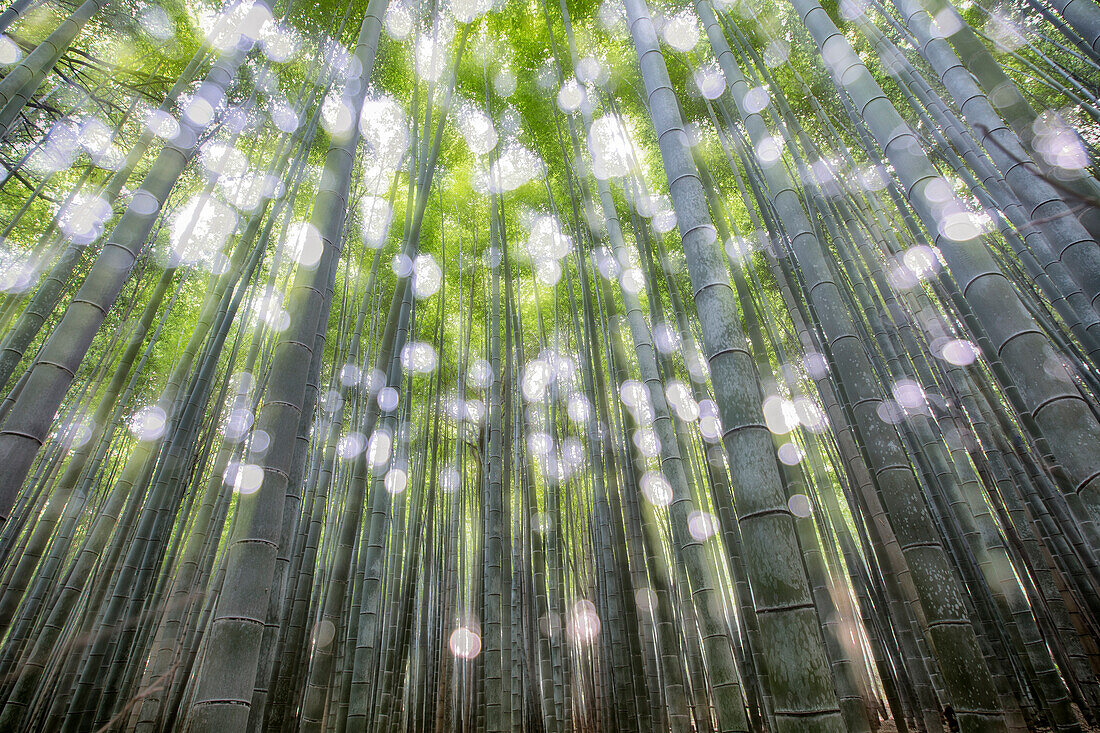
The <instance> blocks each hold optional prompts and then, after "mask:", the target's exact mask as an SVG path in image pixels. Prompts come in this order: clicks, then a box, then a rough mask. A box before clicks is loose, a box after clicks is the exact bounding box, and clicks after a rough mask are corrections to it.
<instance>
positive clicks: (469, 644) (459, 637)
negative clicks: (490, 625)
mask: <svg viewBox="0 0 1100 733" xmlns="http://www.w3.org/2000/svg"><path fill="white" fill-rule="evenodd" d="M447 646H448V647H449V648H450V650H451V654H453V655H455V656H456V657H458V658H459V659H474V658H475V657H477V655H478V654H480V653H481V635H480V634H478V633H477V632H476V631H474V630H473V629H470V628H467V627H465V626H459V627H458V628H457V629H455V630H454V631H452V632H451V638H450V640H449V641H448V642H447Z"/></svg>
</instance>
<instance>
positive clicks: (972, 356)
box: [940, 339, 978, 366]
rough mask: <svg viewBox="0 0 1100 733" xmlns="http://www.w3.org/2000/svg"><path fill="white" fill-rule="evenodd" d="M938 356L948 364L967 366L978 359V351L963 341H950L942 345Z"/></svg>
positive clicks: (969, 343)
mask: <svg viewBox="0 0 1100 733" xmlns="http://www.w3.org/2000/svg"><path fill="white" fill-rule="evenodd" d="M940 356H942V357H943V360H944V361H946V362H947V363H948V364H954V365H955V366H969V365H971V364H973V363H974V361H975V360H976V359H977V358H978V350H977V348H976V347H975V346H974V344H972V343H971V342H969V341H967V340H965V339H952V340H950V341H948V342H947V343H945V344H944V345H943V347H942V348H941V350H940Z"/></svg>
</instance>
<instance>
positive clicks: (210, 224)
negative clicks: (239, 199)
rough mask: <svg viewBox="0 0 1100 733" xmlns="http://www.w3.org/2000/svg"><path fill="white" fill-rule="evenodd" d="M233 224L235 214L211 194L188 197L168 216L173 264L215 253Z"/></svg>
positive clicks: (196, 259) (199, 258)
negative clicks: (174, 212)
mask: <svg viewBox="0 0 1100 733" xmlns="http://www.w3.org/2000/svg"><path fill="white" fill-rule="evenodd" d="M236 226H237V214H236V213H235V212H234V211H233V210H232V209H230V208H229V207H228V206H226V205H225V204H223V203H222V202H221V201H218V200H217V199H216V198H214V197H213V196H210V195H207V194H199V195H198V196H194V197H192V198H191V199H190V200H189V201H188V202H187V203H186V204H184V205H183V207H182V208H180V209H179V211H178V212H177V213H176V215H175V216H174V217H172V227H171V242H172V257H173V259H174V260H175V262H176V263H177V264H190V263H195V262H200V261H202V260H205V259H208V258H209V257H211V256H213V255H214V254H215V253H216V252H218V251H219V250H220V249H221V248H222V247H223V246H224V245H225V243H226V241H227V240H228V239H229V236H230V235H231V234H232V233H233V230H234V228H236Z"/></svg>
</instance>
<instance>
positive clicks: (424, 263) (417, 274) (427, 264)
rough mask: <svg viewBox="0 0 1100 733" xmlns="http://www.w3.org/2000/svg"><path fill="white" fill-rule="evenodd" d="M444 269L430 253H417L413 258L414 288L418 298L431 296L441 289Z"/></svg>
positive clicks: (414, 293)
mask: <svg viewBox="0 0 1100 733" xmlns="http://www.w3.org/2000/svg"><path fill="white" fill-rule="evenodd" d="M442 281H443V271H442V270H441V269H439V265H438V264H436V261H435V258H434V257H432V256H431V255H430V254H422V255H417V256H416V259H415V260H413V273H412V289H413V295H415V296H416V297H417V298H421V299H424V298H430V297H432V296H433V295H435V294H436V293H437V292H438V291H439V286H440V283H442Z"/></svg>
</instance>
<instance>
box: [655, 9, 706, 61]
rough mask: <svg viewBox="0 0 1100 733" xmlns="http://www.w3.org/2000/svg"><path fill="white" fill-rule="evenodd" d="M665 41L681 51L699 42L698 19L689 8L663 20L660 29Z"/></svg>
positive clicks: (685, 50)
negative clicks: (663, 22) (662, 25)
mask: <svg viewBox="0 0 1100 733" xmlns="http://www.w3.org/2000/svg"><path fill="white" fill-rule="evenodd" d="M661 31H662V35H663V36H664V38H665V42H666V43H668V45H670V46H672V47H673V48H675V49H676V50H677V51H680V52H681V53H686V52H688V51H690V50H691V49H693V48H695V46H696V44H698V43H699V19H698V18H697V17H695V14H694V13H692V12H691V11H690V10H683V11H681V12H679V13H677V14H676V15H674V16H672V17H671V18H668V19H667V20H666V21H665V24H664V28H662V29H661Z"/></svg>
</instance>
